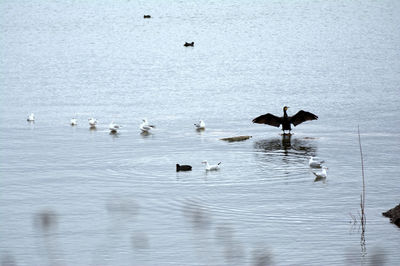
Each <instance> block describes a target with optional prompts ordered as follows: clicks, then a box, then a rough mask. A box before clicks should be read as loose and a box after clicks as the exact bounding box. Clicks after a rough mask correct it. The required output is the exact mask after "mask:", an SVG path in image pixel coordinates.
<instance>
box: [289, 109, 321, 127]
mask: <svg viewBox="0 0 400 266" xmlns="http://www.w3.org/2000/svg"><path fill="white" fill-rule="evenodd" d="M317 119H318V116H316V115H315V114H313V113H310V112H306V111H303V110H300V111H298V112H297V114H295V115H294V116H292V117H291V118H290V122H291V123H292V124H293V125H294V126H297V125H298V124H301V123H303V122H305V121H308V120H317Z"/></svg>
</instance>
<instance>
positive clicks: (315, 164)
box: [27, 113, 328, 181]
mask: <svg viewBox="0 0 400 266" xmlns="http://www.w3.org/2000/svg"><path fill="white" fill-rule="evenodd" d="M27 121H28V122H34V121H35V114H34V113H31V114H30V115H29V116H28V118H27ZM88 121H89V127H90V128H96V126H97V119H95V118H93V117H91V118H89V119H88ZM70 124H71V126H76V125H77V124H78V120H77V119H76V118H71V121H70ZM194 125H195V127H196V128H197V129H199V130H203V129H205V128H206V124H205V123H204V121H203V120H200V121H199V122H198V123H195V124H194ZM108 128H109V129H110V132H111V133H117V132H118V130H119V129H120V128H121V126H120V125H118V124H116V123H114V121H112V122H111V123H110V125H109V126H108ZM154 128H155V126H154V125H151V124H149V122H148V121H147V119H146V118H144V119H143V120H142V123H141V124H140V125H139V129H140V130H141V131H142V133H145V134H148V133H150V132H151V131H152V130H153V129H154ZM202 163H203V164H205V167H206V168H205V169H206V171H217V170H219V169H220V164H221V162H219V163H218V164H215V165H210V164H209V163H208V162H207V161H203V162H202ZM323 163H324V161H321V160H315V159H314V157H313V156H310V159H309V161H308V165H309V167H310V168H321V169H322V170H321V171H320V172H314V171H313V172H312V173H313V174H314V175H315V180H314V181H321V180H325V179H326V177H327V172H326V170H327V169H328V167H326V166H323V165H322V164H323Z"/></svg>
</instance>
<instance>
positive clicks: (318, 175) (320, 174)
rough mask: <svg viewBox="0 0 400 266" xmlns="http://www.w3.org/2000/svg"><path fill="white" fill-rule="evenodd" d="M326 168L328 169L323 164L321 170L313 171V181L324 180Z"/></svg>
mask: <svg viewBox="0 0 400 266" xmlns="http://www.w3.org/2000/svg"><path fill="white" fill-rule="evenodd" d="M327 169H328V167H326V166H324V167H322V171H321V172H313V174H314V175H315V180H314V181H320V180H325V179H326V177H327V176H328V174H327V173H326V170H327Z"/></svg>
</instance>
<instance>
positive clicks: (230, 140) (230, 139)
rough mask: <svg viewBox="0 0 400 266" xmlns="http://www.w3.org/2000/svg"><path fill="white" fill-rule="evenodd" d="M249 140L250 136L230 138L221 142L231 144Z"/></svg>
mask: <svg viewBox="0 0 400 266" xmlns="http://www.w3.org/2000/svg"><path fill="white" fill-rule="evenodd" d="M249 138H251V136H238V137H231V138H223V139H221V140H224V141H229V142H232V141H243V140H246V139H249Z"/></svg>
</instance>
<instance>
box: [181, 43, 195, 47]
mask: <svg viewBox="0 0 400 266" xmlns="http://www.w3.org/2000/svg"><path fill="white" fill-rule="evenodd" d="M183 46H186V47H188V46H194V42H185V44H184V45H183Z"/></svg>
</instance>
